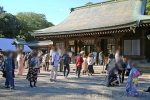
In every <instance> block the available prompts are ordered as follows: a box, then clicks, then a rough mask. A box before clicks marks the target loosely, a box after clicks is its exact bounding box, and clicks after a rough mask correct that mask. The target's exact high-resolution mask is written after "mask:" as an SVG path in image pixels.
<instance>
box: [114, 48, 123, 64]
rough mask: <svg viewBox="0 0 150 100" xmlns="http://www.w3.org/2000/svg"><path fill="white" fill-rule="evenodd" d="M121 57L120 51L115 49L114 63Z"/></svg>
mask: <svg viewBox="0 0 150 100" xmlns="http://www.w3.org/2000/svg"><path fill="white" fill-rule="evenodd" d="M121 58H122V57H121V56H120V51H119V50H117V51H116V54H115V60H116V63H118V62H119V61H120V59H121Z"/></svg>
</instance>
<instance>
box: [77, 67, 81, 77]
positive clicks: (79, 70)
mask: <svg viewBox="0 0 150 100" xmlns="http://www.w3.org/2000/svg"><path fill="white" fill-rule="evenodd" d="M80 72H81V66H80V67H77V74H78V77H80Z"/></svg>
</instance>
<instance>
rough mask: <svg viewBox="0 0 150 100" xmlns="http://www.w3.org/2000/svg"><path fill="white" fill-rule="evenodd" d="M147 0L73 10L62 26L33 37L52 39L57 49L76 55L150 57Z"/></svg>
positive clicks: (51, 28)
mask: <svg viewBox="0 0 150 100" xmlns="http://www.w3.org/2000/svg"><path fill="white" fill-rule="evenodd" d="M145 10H146V0H114V1H106V2H100V3H96V4H90V5H85V6H81V7H76V8H71V12H70V15H69V16H68V17H67V18H66V19H65V20H64V21H63V22H61V23H60V24H58V25H56V26H53V27H49V28H46V29H41V30H35V31H34V32H33V33H32V36H35V37H36V38H44V39H50V40H52V41H53V45H54V46H56V47H58V48H60V49H63V48H70V49H71V50H72V51H73V52H75V53H77V52H80V51H81V50H82V49H84V51H85V52H86V53H89V52H92V51H93V50H94V48H95V49H96V51H97V52H100V51H101V50H103V51H104V53H105V55H108V53H109V51H110V50H111V51H112V52H113V53H114V54H115V51H116V50H117V49H120V51H121V52H122V55H123V56H125V57H130V58H139V59H141V58H142V59H143V58H145V57H150V52H149V51H150V46H149V45H150V42H149V41H148V39H147V35H150V16H148V15H145Z"/></svg>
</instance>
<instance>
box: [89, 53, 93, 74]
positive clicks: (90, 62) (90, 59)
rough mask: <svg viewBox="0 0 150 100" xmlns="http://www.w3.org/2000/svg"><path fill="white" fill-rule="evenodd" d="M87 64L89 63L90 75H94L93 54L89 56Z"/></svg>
mask: <svg viewBox="0 0 150 100" xmlns="http://www.w3.org/2000/svg"><path fill="white" fill-rule="evenodd" d="M87 63H88V75H92V74H93V73H94V69H93V64H94V58H93V54H92V53H90V54H89V55H88V58H87Z"/></svg>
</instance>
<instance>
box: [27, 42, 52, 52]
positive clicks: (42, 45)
mask: <svg viewBox="0 0 150 100" xmlns="http://www.w3.org/2000/svg"><path fill="white" fill-rule="evenodd" d="M27 45H28V46H29V47H30V48H32V49H37V50H42V51H43V52H45V51H48V52H49V51H50V49H51V48H52V47H53V41H51V40H47V41H34V42H27Z"/></svg>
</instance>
